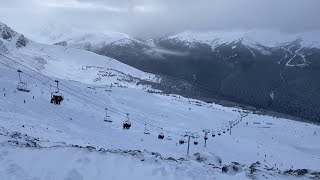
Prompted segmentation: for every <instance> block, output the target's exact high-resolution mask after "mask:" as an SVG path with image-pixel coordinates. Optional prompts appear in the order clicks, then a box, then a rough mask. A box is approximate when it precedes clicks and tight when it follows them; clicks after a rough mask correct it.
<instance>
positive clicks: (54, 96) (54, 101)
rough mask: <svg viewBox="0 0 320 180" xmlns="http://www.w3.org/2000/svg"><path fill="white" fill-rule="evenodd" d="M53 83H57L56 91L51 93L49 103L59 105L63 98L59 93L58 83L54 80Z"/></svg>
mask: <svg viewBox="0 0 320 180" xmlns="http://www.w3.org/2000/svg"><path fill="white" fill-rule="evenodd" d="M55 82H56V83H57V91H56V92H52V93H51V101H50V102H51V103H52V104H56V105H60V103H61V102H62V101H63V96H62V94H61V93H60V92H59V81H57V80H55Z"/></svg>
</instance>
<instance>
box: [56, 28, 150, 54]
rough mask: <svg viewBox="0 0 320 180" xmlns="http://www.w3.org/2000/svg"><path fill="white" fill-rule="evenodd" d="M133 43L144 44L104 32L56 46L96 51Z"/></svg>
mask: <svg viewBox="0 0 320 180" xmlns="http://www.w3.org/2000/svg"><path fill="white" fill-rule="evenodd" d="M134 43H137V44H142V45H144V42H141V41H139V40H136V39H134V38H132V37H130V36H129V35H126V34H122V33H117V32H104V33H90V34H85V35H80V36H76V37H73V38H69V39H67V40H65V41H62V42H59V43H56V44H57V45H63V46H67V47H72V48H77V49H84V50H89V51H96V50H99V49H101V48H103V47H105V46H108V45H115V46H130V45H131V44H134Z"/></svg>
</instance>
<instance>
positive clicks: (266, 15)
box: [0, 0, 320, 38]
mask: <svg viewBox="0 0 320 180" xmlns="http://www.w3.org/2000/svg"><path fill="white" fill-rule="evenodd" d="M319 8H320V0H0V21H1V22H4V23H6V24H8V25H9V26H11V27H13V28H14V29H16V30H18V31H20V32H22V33H25V34H27V35H32V34H33V35H34V34H39V32H43V31H57V32H59V31H65V32H67V31H71V30H70V29H72V30H75V31H77V30H79V31H88V32H92V31H120V32H123V33H128V34H130V35H133V36H137V37H141V38H150V37H156V36H163V35H166V34H171V33H175V32H180V31H184V30H226V31H229V30H235V29H277V30H280V31H283V32H290V33H291V32H302V31H312V30H320V21H319V17H320V10H319ZM57 32H56V33H57Z"/></svg>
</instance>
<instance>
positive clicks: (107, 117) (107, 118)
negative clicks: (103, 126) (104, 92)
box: [104, 108, 113, 123]
mask: <svg viewBox="0 0 320 180" xmlns="http://www.w3.org/2000/svg"><path fill="white" fill-rule="evenodd" d="M105 110H106V116H105V117H104V121H105V122H109V123H111V122H113V121H112V118H111V116H109V115H108V108H106V109H105Z"/></svg>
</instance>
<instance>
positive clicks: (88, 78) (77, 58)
mask: <svg viewBox="0 0 320 180" xmlns="http://www.w3.org/2000/svg"><path fill="white" fill-rule="evenodd" d="M11 34H13V33H11ZM15 36H17V35H15ZM15 36H13V37H15ZM20 36H21V35H20ZM15 41H17V42H18V39H17V38H16V40H14V39H13V40H12V41H8V40H5V39H3V40H2V43H3V48H5V49H6V52H7V54H6V55H7V57H10V58H14V59H15V60H17V61H19V62H21V63H23V64H25V65H26V66H28V67H30V68H32V69H36V70H38V71H40V72H42V73H44V74H47V75H53V76H57V77H59V78H63V79H69V80H74V81H82V82H86V83H95V84H100V85H102V84H103V85H106V79H107V78H106V77H108V85H110V84H111V83H113V82H116V80H117V78H120V79H124V80H125V79H127V81H129V80H130V79H131V78H130V77H133V78H138V79H142V80H147V81H152V82H158V81H160V79H159V78H158V77H156V76H155V75H152V74H148V73H144V72H141V71H139V70H137V69H134V68H132V67H130V66H128V65H125V64H123V63H120V62H118V61H117V60H114V59H111V58H108V57H103V56H99V55H96V54H94V53H91V52H87V51H82V50H77V49H72V48H67V47H61V46H51V45H44V44H38V43H35V42H32V41H29V42H28V44H27V46H26V47H24V48H16V43H17V42H15ZM3 52H4V51H3ZM4 53H5V52H4ZM9 63H11V64H12V62H9ZM83 71H86V74H85V76H83V75H81V72H83ZM112 79H113V80H112ZM123 83H124V84H123V85H129V84H130V83H126V82H123ZM134 85H135V84H134Z"/></svg>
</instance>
